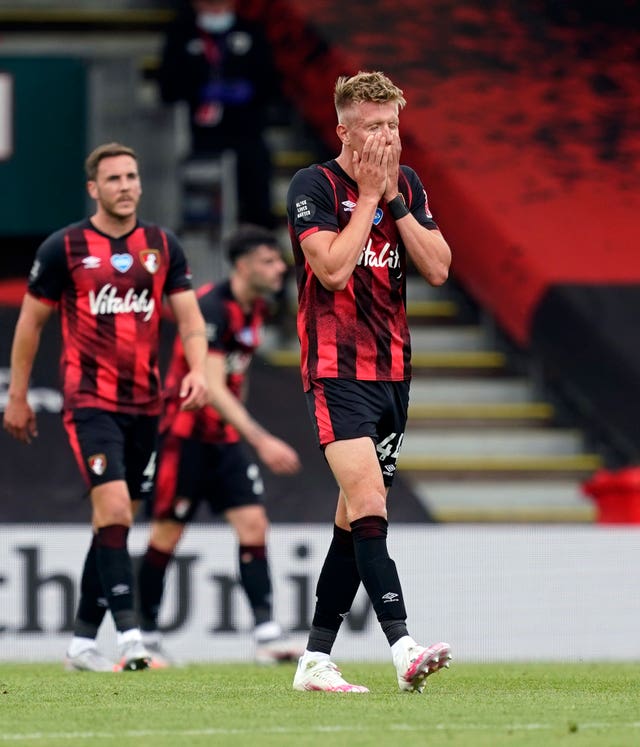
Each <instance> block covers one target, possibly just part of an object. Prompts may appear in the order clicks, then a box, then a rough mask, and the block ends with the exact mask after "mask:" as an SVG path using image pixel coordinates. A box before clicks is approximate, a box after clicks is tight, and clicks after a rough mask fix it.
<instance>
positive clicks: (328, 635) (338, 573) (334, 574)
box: [307, 525, 360, 654]
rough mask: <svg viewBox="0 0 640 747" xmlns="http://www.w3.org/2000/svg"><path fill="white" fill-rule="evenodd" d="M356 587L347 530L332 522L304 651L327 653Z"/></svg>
mask: <svg viewBox="0 0 640 747" xmlns="http://www.w3.org/2000/svg"><path fill="white" fill-rule="evenodd" d="M359 586H360V575H359V573H358V568H357V566H356V557H355V552H354V546H353V538H352V536H351V532H348V531H347V530H346V529H341V528H340V527H339V526H337V525H334V527H333V539H332V540H331V545H329V550H328V551H327V556H326V558H325V561H324V564H323V566H322V570H321V571H320V576H319V578H318V584H317V587H316V608H315V612H314V615H313V621H312V623H311V629H310V631H309V640H308V642H307V650H308V651H321V652H323V653H325V654H330V653H331V649H332V647H333V644H334V642H335V640H336V637H337V635H338V631H339V630H340V626H341V625H342V621H343V620H344V616H345V615H346V614H347V613H348V612H349V610H350V609H351V605H352V604H353V600H354V599H355V596H356V593H357V592H358V587H359Z"/></svg>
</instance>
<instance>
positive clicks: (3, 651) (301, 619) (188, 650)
mask: <svg viewBox="0 0 640 747" xmlns="http://www.w3.org/2000/svg"><path fill="white" fill-rule="evenodd" d="M330 534H331V528H330V527H324V526H315V525H313V526H308V525H300V524H292V525H282V524H279V525H276V526H274V527H272V530H271V535H270V558H271V564H272V571H273V582H274V600H275V609H276V615H277V617H278V619H279V620H280V622H281V623H282V624H283V626H284V627H285V628H286V629H288V630H291V631H292V635H294V636H296V637H298V636H299V637H300V639H301V641H302V642H304V640H305V639H306V635H305V633H306V631H307V629H308V626H309V623H310V620H311V616H312V614H313V604H314V589H315V582H316V579H317V575H318V572H319V570H320V567H321V565H322V561H323V559H324V553H325V550H326V547H327V545H328V542H329V540H330ZM147 536H148V527H147V526H146V525H140V526H137V527H135V528H134V529H133V530H132V532H131V537H130V548H131V552H132V555H134V556H137V555H140V554H141V553H142V552H143V551H144V548H145V546H146V540H147ZM88 542H89V530H88V528H83V527H78V526H77V525H57V524H48V525H44V524H41V525H0V661H20V660H25V661H26V660H32V661H33V660H35V661H38V660H42V661H45V660H60V659H61V658H62V657H63V656H64V652H65V648H66V645H67V643H68V641H69V639H70V635H71V627H72V623H73V615H74V613H75V606H76V601H77V593H78V592H77V586H78V581H79V576H80V571H81V568H82V563H83V560H84V555H85V552H86V549H87V546H88ZM389 546H390V551H391V554H392V556H393V557H394V559H395V561H396V564H397V566H398V569H399V572H400V577H401V579H402V581H403V588H404V594H405V601H406V606H407V610H408V612H409V629H410V632H411V633H412V635H413V636H414V637H415V638H416V639H417V640H418V641H420V642H423V643H425V642H429V643H431V642H434V641H436V640H445V641H448V642H449V643H450V644H451V645H452V648H453V651H454V657H455V658H456V660H458V661H518V660H521V661H536V660H539V661H543V660H551V659H560V660H566V661H578V660H593V661H597V660H607V661H609V660H625V659H639V658H640V638H639V637H638V634H637V632H638V625H639V624H640V594H639V593H638V589H640V562H639V561H640V529H639V528H635V529H634V528H619V529H618V528H605V527H602V526H589V527H584V526H581V527H575V528H574V527H536V526H530V527H528V526H522V527H520V526H518V527H501V526H500V527H499V526H495V527H487V526H463V525H458V526H453V525H448V526H433V525H429V526H420V525H414V524H411V525H409V524H405V525H392V526H391V527H390V533H389ZM236 568H237V560H236V549H235V542H234V538H233V536H232V534H231V532H230V530H229V529H228V528H227V527H225V526H224V525H202V524H200V525H194V526H192V527H189V529H188V531H187V533H186V535H185V537H184V540H183V543H182V545H181V546H180V549H179V553H178V562H177V563H176V564H175V565H174V567H173V569H172V571H171V573H170V575H169V577H168V580H167V588H166V596H165V604H164V608H163V613H162V624H163V626H164V627H165V628H166V632H165V642H166V645H167V648H168V649H169V650H170V651H172V652H173V653H175V655H176V656H177V657H178V658H179V659H181V660H183V661H185V662H188V661H213V660H244V659H246V660H249V659H251V658H252V656H253V643H252V637H251V616H250V613H249V608H248V605H247V603H246V600H245V598H244V596H243V595H242V592H241V590H240V589H239V587H238V586H237V581H236V579H237V570H236ZM99 640H100V645H101V647H102V648H103V649H104V651H105V653H112V654H114V653H115V633H114V629H113V625H112V623H111V620H110V618H108V620H106V621H105V623H104V624H103V629H102V630H101V632H100V636H99ZM388 655H389V654H388V648H387V645H386V642H385V640H384V637H383V635H382V632H381V631H380V628H379V626H378V624H377V622H376V620H375V616H374V614H373V611H372V609H371V607H370V605H369V602H368V600H367V598H366V596H365V595H364V594H363V593H362V590H361V592H360V593H359V596H358V598H357V599H356V602H355V604H354V608H353V610H352V613H351V614H350V615H349V616H348V617H347V619H346V620H345V622H344V624H343V627H342V630H341V632H340V635H339V637H338V642H337V644H336V647H335V649H334V658H335V659H337V660H341V661H343V660H356V659H359V660H385V659H386V657H388Z"/></svg>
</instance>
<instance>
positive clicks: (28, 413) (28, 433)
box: [3, 397, 38, 444]
mask: <svg viewBox="0 0 640 747" xmlns="http://www.w3.org/2000/svg"><path fill="white" fill-rule="evenodd" d="M3 426H4V429H5V431H7V433H10V434H11V435H12V436H13V437H14V438H16V439H17V440H18V441H22V442H23V443H25V444H30V443H31V440H32V439H34V438H35V437H36V436H37V435H38V426H37V424H36V416H35V413H34V412H33V410H32V409H31V407H30V406H29V403H28V402H27V400H26V399H13V398H12V397H9V401H8V402H7V406H6V408H5V411H4V420H3Z"/></svg>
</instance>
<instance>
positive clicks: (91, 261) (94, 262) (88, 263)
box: [82, 255, 102, 270]
mask: <svg viewBox="0 0 640 747" xmlns="http://www.w3.org/2000/svg"><path fill="white" fill-rule="evenodd" d="M101 263H102V260H101V259H100V257H94V256H92V255H89V256H88V257H83V258H82V264H83V265H84V269H85V270H97V269H98V267H100V265H101Z"/></svg>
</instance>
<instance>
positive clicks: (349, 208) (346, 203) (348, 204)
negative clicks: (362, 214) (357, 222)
mask: <svg viewBox="0 0 640 747" xmlns="http://www.w3.org/2000/svg"><path fill="white" fill-rule="evenodd" d="M342 206H343V207H344V211H345V213H352V212H353V211H354V209H355V207H356V203H355V202H353V201H352V200H343V201H342Z"/></svg>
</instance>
